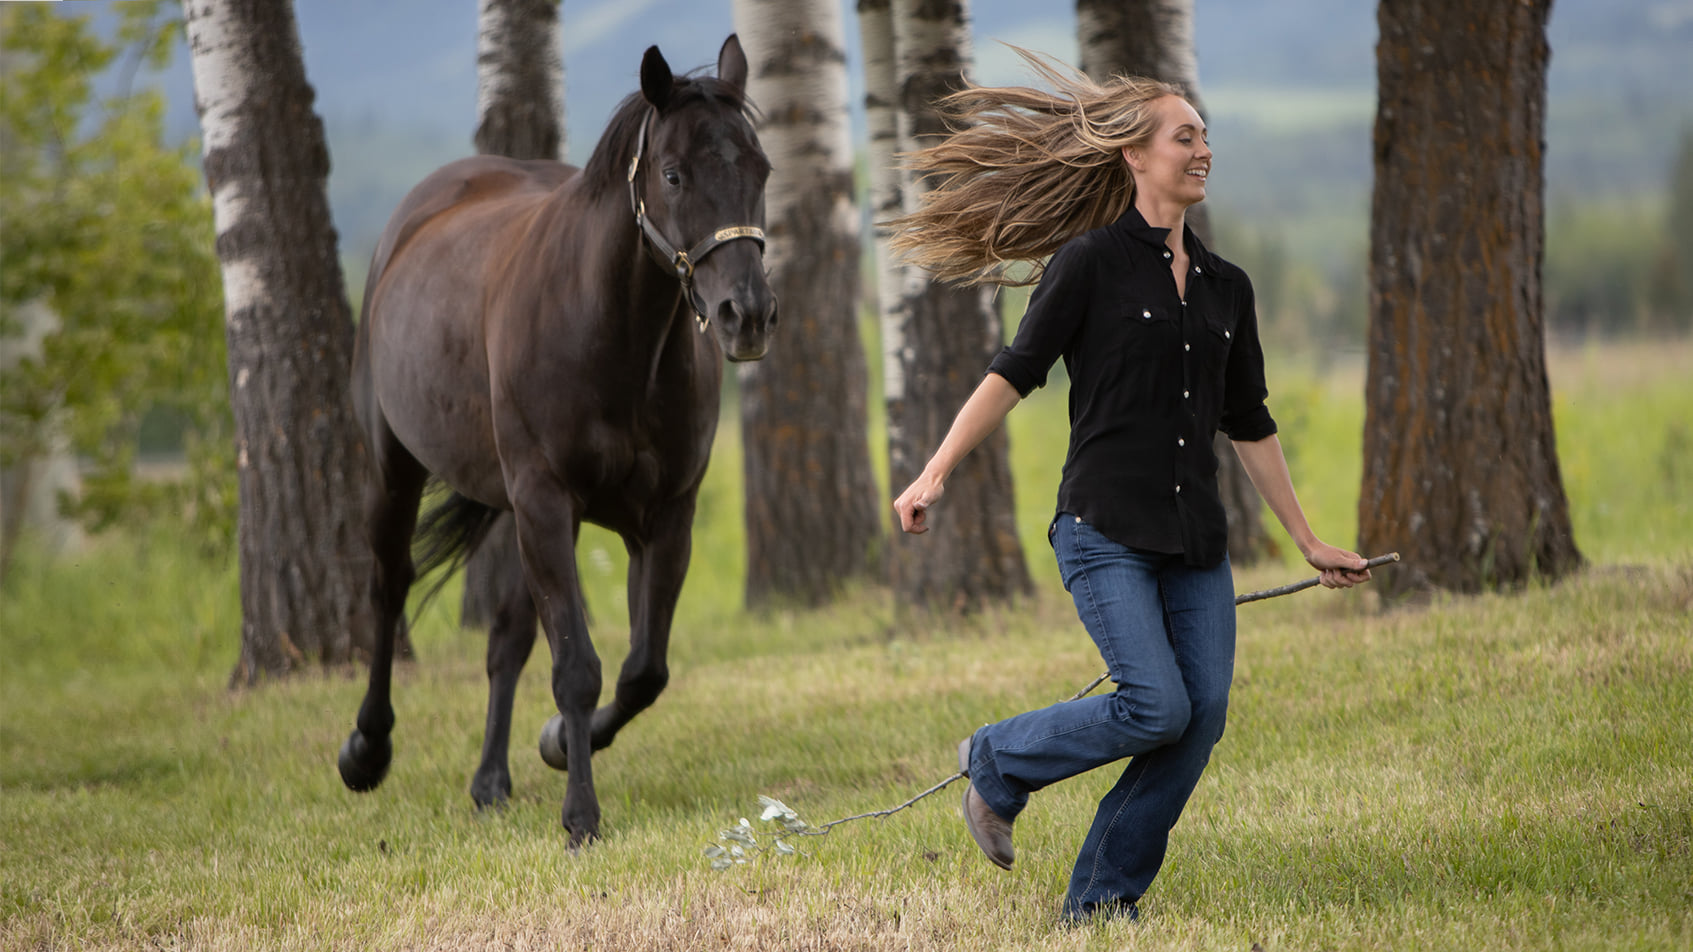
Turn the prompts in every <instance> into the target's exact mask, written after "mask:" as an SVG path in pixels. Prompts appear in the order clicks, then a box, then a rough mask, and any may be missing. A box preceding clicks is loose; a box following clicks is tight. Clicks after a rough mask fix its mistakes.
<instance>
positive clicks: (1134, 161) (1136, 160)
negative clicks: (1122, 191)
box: [1122, 145, 1141, 172]
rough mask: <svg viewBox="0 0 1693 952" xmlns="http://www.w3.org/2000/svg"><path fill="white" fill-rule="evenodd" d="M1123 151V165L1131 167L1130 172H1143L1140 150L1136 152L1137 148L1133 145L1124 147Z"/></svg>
mask: <svg viewBox="0 0 1693 952" xmlns="http://www.w3.org/2000/svg"><path fill="white" fill-rule="evenodd" d="M1122 151H1123V163H1124V164H1125V165H1127V166H1128V167H1129V170H1130V171H1133V172H1139V171H1140V170H1141V169H1140V152H1139V151H1138V150H1136V149H1135V147H1134V146H1132V145H1126V146H1123V150H1122Z"/></svg>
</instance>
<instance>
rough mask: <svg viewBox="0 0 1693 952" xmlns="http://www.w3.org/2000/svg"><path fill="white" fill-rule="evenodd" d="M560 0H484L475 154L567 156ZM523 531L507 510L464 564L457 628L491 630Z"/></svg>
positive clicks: (480, 13)
mask: <svg viewBox="0 0 1693 952" xmlns="http://www.w3.org/2000/svg"><path fill="white" fill-rule="evenodd" d="M559 3H560V0H481V3H480V4H479V7H478V14H477V42H476V91H477V97H476V112H477V116H476V137H475V142H476V151H477V152H478V153H479V154H483V155H505V156H510V157H511V158H514V159H553V160H558V159H559V158H561V157H562V156H563V155H564V148H565V132H564V53H563V47H562V43H563V40H562V38H561V37H560V35H559ZM521 570H522V566H521V563H520V560H519V557H518V554H517V528H516V523H515V522H514V521H513V520H512V517H511V516H510V514H502V515H501V516H500V518H499V519H498V520H496V521H495V522H494V524H493V526H492V527H491V528H489V530H488V535H487V537H486V538H485V539H483V541H482V544H481V545H479V546H477V547H476V549H475V550H474V551H473V552H471V554H470V558H469V559H467V560H466V561H465V564H464V597H463V599H462V600H461V601H460V603H459V625H460V626H462V627H465V628H487V627H488V626H489V625H490V624H492V623H493V620H494V608H495V606H496V605H497V604H498V603H499V598H500V592H501V583H502V580H503V579H504V578H506V577H507V573H509V572H512V571H521Z"/></svg>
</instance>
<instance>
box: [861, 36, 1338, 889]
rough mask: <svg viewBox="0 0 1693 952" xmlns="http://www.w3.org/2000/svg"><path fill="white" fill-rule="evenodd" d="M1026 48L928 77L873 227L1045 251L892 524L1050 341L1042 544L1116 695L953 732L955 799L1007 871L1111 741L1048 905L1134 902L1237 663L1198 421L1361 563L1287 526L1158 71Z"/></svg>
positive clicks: (1287, 487)
mask: <svg viewBox="0 0 1693 952" xmlns="http://www.w3.org/2000/svg"><path fill="white" fill-rule="evenodd" d="M1024 55H1025V59H1027V60H1028V61H1029V62H1030V63H1031V65H1032V66H1033V67H1034V68H1035V70H1036V71H1037V72H1038V73H1039V74H1040V75H1041V76H1042V77H1044V78H1045V79H1046V80H1047V81H1049V82H1051V83H1052V84H1053V85H1054V86H1055V87H1056V88H1057V93H1056V94H1048V93H1045V92H1041V91H1038V90H1033V89H1026V88H1011V89H997V88H982V87H974V86H972V87H968V88H966V89H964V90H963V91H961V92H959V93H956V94H954V95H952V96H950V97H949V98H948V100H947V102H946V105H947V107H948V109H949V111H950V112H951V114H952V116H953V118H955V119H956V120H960V122H959V125H958V128H959V129H960V131H958V132H955V133H953V134H952V135H951V136H949V137H948V138H947V139H946V140H944V141H943V142H942V143H941V144H939V145H936V146H933V147H931V148H928V149H925V150H922V151H920V152H917V153H915V154H914V155H913V156H911V158H910V160H909V164H910V165H911V167H912V168H913V169H914V170H916V171H917V172H919V173H930V174H932V175H933V176H934V179H932V180H933V181H936V182H937V184H936V186H935V188H934V189H933V190H932V191H930V192H928V193H927V194H925V195H924V196H923V199H922V204H921V205H920V206H919V208H918V209H917V210H916V211H915V212H913V213H912V214H910V215H908V216H905V217H904V218H902V219H900V220H898V221H896V222H894V226H895V228H896V229H898V231H897V232H896V235H897V237H896V238H895V239H894V244H895V247H896V249H898V250H900V251H901V252H902V253H903V254H905V255H906V257H907V258H908V260H912V261H914V262H915V263H916V264H918V265H920V266H922V267H924V268H926V269H928V270H930V271H932V272H935V273H936V274H938V275H939V276H941V277H943V278H946V279H948V280H952V281H957V282H962V283H976V282H983V281H991V282H998V283H1005V284H1009V283H1015V281H1014V280H1013V279H1012V278H1011V277H1010V276H1009V274H1008V272H1007V267H1008V266H1009V265H1011V264H1013V263H1015V262H1019V261H1026V262H1034V261H1039V260H1040V259H1042V258H1044V257H1046V256H1048V255H1050V256H1051V259H1050V261H1049V262H1048V263H1047V264H1046V266H1045V268H1044V270H1043V271H1037V273H1036V275H1031V276H1030V277H1029V278H1028V280H1031V281H1032V280H1034V279H1035V277H1037V276H1038V278H1039V282H1040V283H1039V286H1038V288H1037V289H1036V290H1035V292H1034V294H1033V295H1032V296H1031V298H1030V300H1029V307H1028V311H1027V313H1026V314H1025V315H1024V317H1023V320H1022V323H1021V325H1020V327H1019V329H1018V332H1017V336H1016V339H1015V340H1014V341H1013V342H1012V344H1011V345H1010V346H1008V347H1006V348H1005V349H1004V351H1002V352H1001V353H1000V354H999V356H998V357H996V358H995V359H994V360H993V362H992V364H991V365H990V366H989V367H988V370H987V373H986V375H985V376H984V377H983V380H982V383H981V384H980V386H978V387H977V389H976V391H975V393H974V394H973V395H972V396H971V397H970V398H969V400H968V401H967V402H966V403H965V404H964V407H963V409H962V410H960V411H959V413H958V417H957V419H956V420H955V421H954V423H953V425H952V428H951V430H950V431H949V432H948V434H947V436H946V439H945V440H944V441H943V442H942V444H941V446H940V448H939V449H938V450H937V451H936V452H935V455H934V457H933V458H932V459H930V460H929V462H928V464H927V466H926V467H925V468H924V470H923V473H922V474H921V475H920V476H919V477H918V478H917V480H916V481H915V482H913V483H912V484H911V486H910V487H909V488H907V489H906V490H905V491H904V492H903V493H901V494H900V496H899V498H898V499H897V500H896V501H895V503H894V508H895V510H896V511H897V512H898V514H899V519H900V525H901V527H902V528H903V529H904V530H905V531H906V532H912V533H921V532H925V531H927V529H928V511H929V510H930V509H931V508H933V507H934V506H935V504H936V503H938V502H939V501H940V499H941V497H942V494H943V492H944V491H945V487H946V480H947V477H948V476H949V475H950V474H951V473H952V471H953V469H954V468H955V467H956V466H957V465H958V463H959V461H960V460H961V459H962V458H963V457H964V456H965V455H967V454H968V453H969V452H970V451H971V450H972V449H973V448H975V447H976V445H977V444H979V443H980V442H981V441H982V440H983V439H984V438H985V437H986V436H987V435H988V434H989V433H991V432H992V431H993V429H994V428H995V427H997V426H998V425H999V424H1000V421H1002V420H1003V419H1004V418H1005V415H1006V414H1007V413H1009V412H1010V411H1011V408H1012V407H1014V406H1016V404H1017V403H1018V401H1019V400H1020V399H1022V398H1023V397H1025V396H1027V395H1028V394H1029V393H1030V392H1031V391H1032V390H1033V389H1034V388H1035V387H1038V386H1041V385H1043V384H1044V383H1045V382H1046V375H1047V372H1048V370H1049V369H1050V368H1051V366H1052V365H1053V364H1054V363H1055V362H1056V361H1057V360H1058V359H1059V358H1063V360H1064V365H1065V368H1066V369H1067V371H1068V373H1069V378H1070V448H1069V453H1068V456H1067V458H1066V459H1065V462H1064V470H1063V477H1062V481H1061V483H1060V485H1059V489H1058V504H1057V515H1056V516H1055V517H1054V519H1053V521H1052V524H1051V527H1050V528H1049V529H1048V537H1049V539H1050V541H1051V543H1052V546H1053V549H1054V551H1055V552H1056V554H1057V559H1058V567H1059V570H1060V571H1061V573H1062V575H1063V579H1064V585H1065V588H1066V589H1068V590H1069V592H1070V594H1071V596H1072V597H1073V598H1074V600H1075V603H1076V609H1077V612H1078V613H1079V614H1080V616H1081V619H1082V622H1083V623H1084V625H1085V626H1086V627H1087V630H1088V633H1089V634H1090V635H1091V636H1092V637H1093V639H1094V642H1095V643H1096V644H1097V645H1098V647H1099V650H1100V654H1101V655H1103V657H1104V659H1105V662H1106V665H1107V667H1108V669H1109V672H1110V675H1111V679H1112V680H1113V681H1114V682H1115V683H1116V685H1117V688H1116V690H1115V691H1114V692H1113V693H1111V694H1109V695H1105V696H1096V697H1090V698H1084V699H1082V700H1078V701H1071V702H1066V703H1062V704H1057V705H1054V706H1052V707H1048V708H1044V709H1041V710H1036V711H1031V712H1028V713H1025V714H1021V715H1019V716H1016V717H1012V718H1010V719H1008V720H1004V721H1000V722H999V723H996V724H989V725H987V726H986V727H983V728H982V729H980V730H978V731H977V732H976V733H975V734H974V736H972V737H970V738H966V739H965V740H964V741H963V743H961V744H960V745H959V748H958V750H959V769H960V770H961V771H963V772H964V773H965V774H966V775H967V776H968V777H969V778H970V781H971V782H970V784H969V785H968V787H967V789H966V790H965V792H964V817H965V821H966V824H967V826H968V827H969V830H970V833H971V834H972V836H973V837H974V838H975V840H976V842H977V844H978V845H979V846H980V847H981V848H982V851H983V852H984V853H986V854H987V856H988V858H989V859H990V860H992V861H993V862H994V863H996V864H997V865H999V866H1001V867H1004V868H1007V869H1009V868H1010V866H1011V864H1012V860H1013V858H1014V851H1013V848H1012V840H1011V832H1012V823H1013V822H1014V821H1015V820H1016V818H1017V815H1018V813H1019V812H1021V811H1022V809H1023V807H1024V806H1025V805H1026V804H1027V802H1028V797H1029V794H1030V793H1031V792H1033V791H1035V790H1038V789H1040V788H1042V787H1044V786H1047V785H1048V784H1051V783H1056V782H1057V781H1059V780H1063V779H1065V778H1067V777H1072V776H1075V775H1076V774H1079V773H1082V772H1084V771H1087V770H1092V769H1093V768H1095V767H1100V766H1103V765H1105V764H1108V763H1112V762H1114V761H1117V760H1121V759H1123V758H1125V757H1128V758H1131V759H1130V760H1129V762H1128V766H1127V768H1126V769H1125V770H1124V772H1123V775H1122V777H1121V779H1119V780H1118V782H1117V784H1116V786H1115V787H1113V788H1112V790H1111V791H1110V792H1109V793H1108V794H1106V796H1105V798H1104V799H1103V800H1102V801H1101V802H1100V804H1099V809H1098V813H1097V814H1096V816H1095V818H1094V822H1093V827H1092V829H1091V830H1089V832H1088V835H1087V838H1086V840H1085V841H1084V842H1083V844H1082V848H1081V853H1080V856H1079V857H1078V858H1077V860H1076V865H1075V870H1074V872H1073V873H1072V875H1071V877H1070V885H1069V889H1068V891H1067V893H1066V895H1065V899H1064V907H1063V916H1064V918H1065V919H1067V920H1070V921H1083V920H1087V919H1090V918H1094V917H1109V916H1118V915H1126V916H1130V917H1133V916H1134V915H1135V914H1136V907H1135V903H1136V901H1137V900H1139V898H1140V897H1141V895H1142V894H1143V893H1144V892H1145V891H1146V889H1147V887H1148V886H1149V885H1150V884H1151V883H1152V879H1153V877H1154V876H1155V875H1156V874H1157V872H1158V868H1159V866H1160V865H1161V864H1162V863H1163V860H1164V852H1165V847H1166V844H1167V843H1168V840H1169V832H1170V829H1171V828H1172V827H1173V826H1174V825H1175V823H1176V820H1177V818H1178V817H1180V815H1181V812H1182V808H1183V806H1184V805H1185V804H1186V803H1187V799H1188V796H1189V794H1191V793H1192V791H1193V788H1194V786H1195V785H1196V784H1197V783H1198V781H1199V776H1200V773H1201V772H1202V771H1203V770H1204V769H1205V765H1206V763H1207V761H1208V760H1209V759H1210V754H1211V748H1212V747H1213V746H1214V745H1215V744H1216V743H1217V741H1218V739H1219V738H1220V737H1221V736H1222V733H1223V721H1224V714H1225V711H1226V710H1227V707H1228V693H1229V682H1230V680H1231V678H1232V677H1233V672H1234V644H1235V617H1234V586H1233V580H1232V578H1231V575H1230V571H1229V563H1228V557H1227V551H1226V548H1227V541H1228V526H1227V520H1226V517H1225V514H1224V510H1223V504H1222V501H1221V497H1220V495H1219V493H1218V489H1217V479H1216V470H1217V461H1216V457H1215V455H1214V454H1213V451H1212V437H1213V435H1214V434H1215V433H1216V431H1217V430H1218V429H1221V430H1222V431H1223V432H1224V433H1226V434H1227V435H1228V436H1229V438H1230V439H1231V440H1232V441H1233V443H1234V448H1235V451H1236V453H1237V454H1238V455H1239V456H1240V459H1241V462H1242V464H1243V465H1244V466H1245V469H1246V472H1247V474H1248V475H1249V476H1250V477H1251V479H1252V482H1253V484H1254V485H1255V486H1256V487H1257V488H1258V491H1259V492H1260V494H1262V496H1263V497H1264V499H1265V501H1266V502H1267V503H1268V504H1269V506H1270V509H1271V511H1272V512H1274V513H1275V515H1276V517H1277V519H1279V520H1280V521H1281V523H1282V525H1283V527H1284V528H1285V529H1286V530H1287V532H1288V533H1289V535H1290V536H1292V538H1293V541H1294V542H1295V543H1296V544H1297V545H1298V546H1299V551H1300V552H1301V553H1302V554H1303V555H1304V556H1305V559H1306V561H1308V562H1309V563H1310V564H1311V565H1312V566H1313V567H1315V568H1317V569H1320V570H1321V571H1322V582H1323V584H1324V585H1326V586H1328V587H1330V588H1347V587H1351V586H1352V585H1355V584H1358V583H1360V582H1364V581H1368V579H1369V577H1370V575H1369V572H1368V570H1367V569H1366V567H1365V560H1364V559H1363V558H1361V557H1360V556H1358V555H1357V554H1356V553H1353V552H1349V551H1346V550H1344V549H1340V548H1336V547H1335V546H1332V545H1329V544H1327V543H1325V542H1323V541H1322V540H1321V539H1319V538H1318V537H1317V536H1316V534H1315V533H1313V532H1312V530H1311V527H1310V526H1309V525H1308V524H1307V522H1306V519H1305V516H1304V513H1303V512H1302V511H1301V510H1300V506H1299V501H1298V498H1297V496H1296V495H1295V493H1294V490H1293V485H1292V483H1291V481H1290V479H1289V477H1288V470H1287V463H1286V460H1285V459H1284V457H1283V455H1282V449H1281V444H1280V443H1279V442H1278V440H1277V438H1276V424H1275V421H1274V420H1273V419H1272V418H1271V416H1270V413H1269V410H1268V409H1267V408H1266V407H1265V404H1264V401H1265V397H1266V395H1267V391H1266V389H1265V385H1264V361H1263V352H1262V351H1261V349H1260V347H1259V342H1258V330H1257V319H1256V316H1255V313H1254V306H1253V297H1252V285H1251V282H1250V281H1249V280H1248V279H1247V276H1246V274H1245V273H1244V272H1242V271H1241V270H1240V269H1239V268H1236V267H1235V266H1234V265H1232V264H1229V263H1228V262H1226V261H1224V260H1223V259H1221V258H1219V257H1217V256H1216V255H1214V254H1212V253H1211V252H1210V251H1209V250H1208V249H1206V247H1205V246H1204V245H1203V244H1201V243H1200V242H1199V240H1198V239H1197V238H1195V237H1194V234H1193V232H1192V231H1191V230H1188V228H1187V227H1186V221H1185V216H1186V212H1187V209H1188V208H1189V207H1190V206H1192V205H1194V204H1196V203H1198V202H1200V201H1203V200H1204V198H1205V188H1206V180H1207V178H1208V176H1209V175H1210V171H1211V158H1212V156H1211V150H1210V149H1209V148H1208V146H1207V144H1206V133H1205V123H1204V122H1203V121H1202V120H1201V119H1200V117H1199V114H1198V113H1197V112H1196V111H1195V110H1194V108H1193V106H1192V105H1191V104H1189V103H1188V102H1187V100H1186V99H1184V98H1183V97H1182V95H1181V92H1180V90H1179V89H1177V88H1176V87H1174V86H1170V85H1166V84H1163V83H1157V82H1152V81H1149V80H1143V79H1133V78H1122V77H1119V78H1116V79H1113V80H1112V81H1111V82H1109V83H1107V84H1104V85H1097V84H1094V83H1093V82H1091V81H1089V80H1088V79H1086V78H1085V77H1083V76H1080V75H1079V74H1066V73H1061V72H1060V71H1059V70H1057V69H1055V68H1053V67H1051V66H1048V65H1047V64H1045V63H1044V62H1042V61H1040V60H1038V59H1036V58H1035V57H1033V56H1032V55H1030V54H1024Z"/></svg>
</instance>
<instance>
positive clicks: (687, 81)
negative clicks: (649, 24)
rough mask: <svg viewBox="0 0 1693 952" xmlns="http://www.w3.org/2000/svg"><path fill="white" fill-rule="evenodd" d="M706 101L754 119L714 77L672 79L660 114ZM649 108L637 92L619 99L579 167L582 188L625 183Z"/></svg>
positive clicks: (749, 105) (745, 101)
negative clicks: (582, 182)
mask: <svg viewBox="0 0 1693 952" xmlns="http://www.w3.org/2000/svg"><path fill="white" fill-rule="evenodd" d="M707 99H715V100H718V101H719V102H722V103H725V104H727V105H729V106H732V107H734V108H736V109H739V110H740V111H741V113H742V114H743V115H745V116H746V117H747V119H748V120H749V121H751V120H753V119H754V118H755V117H756V113H755V110H754V108H753V105H752V103H751V102H750V101H749V100H748V99H747V98H746V96H744V95H742V94H741V92H740V91H739V90H737V89H735V87H733V86H730V85H729V84H728V83H725V82H724V81H722V80H720V79H718V78H717V77H715V76H695V75H693V74H688V75H685V76H677V77H676V79H675V86H674V87H673V88H672V90H671V93H670V102H669V103H668V104H666V106H665V110H664V111H665V112H670V111H672V110H674V109H678V108H680V107H682V106H685V105H687V104H688V103H691V102H699V101H701V100H707ZM651 108H652V107H651V106H650V105H648V103H647V101H646V99H645V98H644V97H643V96H642V95H641V93H640V91H639V90H636V91H635V92H632V93H630V94H629V95H627V96H625V97H623V101H622V102H620V103H618V104H617V109H616V110H614V111H613V112H612V114H611V121H610V122H608V123H606V128H605V132H603V133H601V134H600V141H599V142H598V143H597V144H595V146H594V151H593V153H592V154H591V155H589V156H588V163H587V164H586V165H584V166H583V167H582V178H583V180H584V181H585V183H586V184H588V185H590V186H592V187H594V188H595V189H603V188H610V187H621V186H622V185H623V183H624V182H626V181H627V180H628V176H629V158H630V156H632V155H634V154H635V138H636V136H638V135H639V134H640V132H641V123H642V122H644V121H645V120H646V118H647V110H649V109H651Z"/></svg>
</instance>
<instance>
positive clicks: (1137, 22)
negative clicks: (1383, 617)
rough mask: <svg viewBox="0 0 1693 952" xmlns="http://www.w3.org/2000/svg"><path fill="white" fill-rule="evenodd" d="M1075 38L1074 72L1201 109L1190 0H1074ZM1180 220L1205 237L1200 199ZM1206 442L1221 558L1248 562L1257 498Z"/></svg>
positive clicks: (1238, 469) (1221, 450)
mask: <svg viewBox="0 0 1693 952" xmlns="http://www.w3.org/2000/svg"><path fill="white" fill-rule="evenodd" d="M1076 41H1077V45H1078V46H1079V47H1080V49H1081V60H1082V62H1081V68H1082V72H1084V73H1087V74H1088V75H1089V76H1091V77H1093V79H1094V80H1095V81H1101V82H1102V81H1104V80H1106V79H1109V78H1110V77H1111V76H1113V75H1116V74H1124V75H1130V76H1146V77H1149V78H1151V79H1157V80H1161V81H1163V82H1166V83H1175V84H1177V85H1179V86H1181V87H1182V88H1183V89H1184V90H1186V92H1187V98H1188V101H1189V102H1191V103H1193V108H1194V109H1196V110H1198V111H1199V114H1200V115H1201V116H1204V115H1205V104H1204V102H1203V101H1202V100H1201V99H1200V96H1199V62H1198V59H1197V57H1196V56H1195V54H1194V46H1193V0H1076ZM1187 223H1188V224H1189V225H1191V226H1192V227H1193V230H1194V232H1195V233H1196V234H1198V235H1199V240H1200V241H1203V242H1205V243H1206V244H1207V245H1209V244H1210V241H1211V228H1210V215H1209V214H1208V213H1207V211H1206V208H1205V206H1204V205H1195V206H1193V207H1192V208H1189V209H1188V212H1187ZM1214 250H1215V249H1214ZM1225 257H1226V256H1225ZM1214 443H1215V445H1214V447H1213V448H1214V449H1215V450H1216V454H1217V483H1218V489H1219V490H1220V491H1221V494H1222V497H1223V509H1224V510H1225V511H1226V512H1227V513H1228V519H1229V561H1230V562H1231V563H1233V564H1234V565H1237V566H1243V565H1251V564H1252V563H1254V562H1256V561H1258V558H1259V556H1260V555H1262V554H1263V553H1264V551H1265V549H1266V548H1267V547H1268V545H1269V537H1268V536H1267V535H1266V534H1265V531H1264V520H1263V516H1262V513H1263V503H1262V501H1261V500H1260V499H1259V498H1258V491H1257V490H1256V489H1254V488H1253V486H1252V480H1251V478H1250V477H1248V476H1247V475H1246V467H1244V466H1242V465H1241V463H1240V457H1238V456H1236V455H1235V452H1234V448H1233V447H1232V446H1231V445H1230V444H1229V439H1228V437H1226V436H1224V435H1222V434H1220V433H1219V434H1217V435H1216V436H1215V437H1214Z"/></svg>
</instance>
